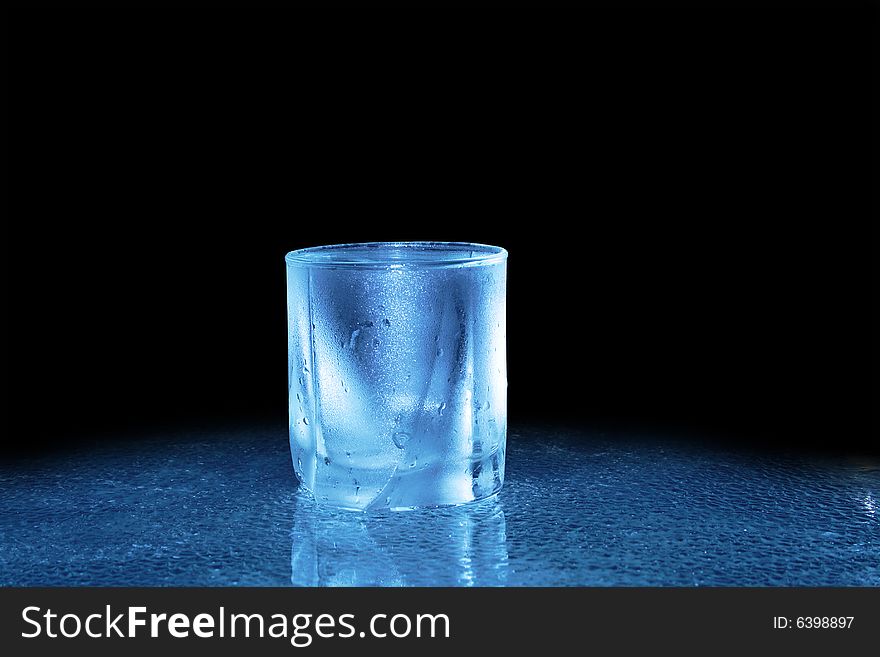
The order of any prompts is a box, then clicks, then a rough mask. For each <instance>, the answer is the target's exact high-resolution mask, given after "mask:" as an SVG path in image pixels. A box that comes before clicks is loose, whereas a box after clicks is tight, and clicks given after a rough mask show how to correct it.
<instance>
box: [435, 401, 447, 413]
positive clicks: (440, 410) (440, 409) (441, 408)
mask: <svg viewBox="0 0 880 657" xmlns="http://www.w3.org/2000/svg"><path fill="white" fill-rule="evenodd" d="M445 409H446V402H443V403H442V404H440V405H439V406H438V407H437V415H443V411H444V410H445Z"/></svg>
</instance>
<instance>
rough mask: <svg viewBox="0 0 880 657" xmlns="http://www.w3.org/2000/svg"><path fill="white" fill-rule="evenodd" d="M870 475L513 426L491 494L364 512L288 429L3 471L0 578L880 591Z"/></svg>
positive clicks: (870, 470)
mask: <svg viewBox="0 0 880 657" xmlns="http://www.w3.org/2000/svg"><path fill="white" fill-rule="evenodd" d="M878 498H880V462H878V461H877V460H867V459H861V460H859V459H854V458H849V459H848V458H843V457H840V458H837V457H835V458H830V457H826V458H821V459H820V458H808V457H803V456H801V457H798V456H784V455H766V454H765V455H755V454H750V453H742V452H737V451H735V450H733V449H731V448H711V447H706V446H696V445H687V444H681V443H677V442H674V441H663V440H652V441H648V440H638V439H634V438H632V437H629V438H626V439H624V438H623V437H620V436H612V435H610V434H609V435H601V434H582V435H574V434H572V433H570V432H565V431H550V430H521V431H513V432H512V434H511V435H510V438H509V452H508V470H507V479H506V482H505V485H504V489H503V490H502V491H501V493H500V494H499V495H498V496H497V497H495V498H492V499H489V500H487V501H483V502H480V503H476V504H475V505H472V506H464V507H457V508H451V509H441V510H422V511H412V512H405V513H391V512H384V513H381V514H378V515H365V514H361V513H357V512H350V511H331V510H325V509H323V508H318V507H316V506H315V505H314V503H313V502H312V500H311V499H310V498H309V497H308V495H307V494H305V493H303V492H300V491H299V490H298V489H297V485H296V480H295V478H294V475H293V471H292V467H291V462H290V453H289V451H288V443H287V436H286V431H285V428H284V427H281V428H280V429H278V430H275V429H272V430H261V431H256V430H252V431H238V432H228V434H226V435H207V434H203V435H196V436H188V437H183V438H180V439H167V438H166V439H155V440H142V441H140V442H138V443H132V444H126V445H118V446H115V445H110V444H104V445H103V446H101V447H99V448H93V449H91V450H88V451H86V450H82V451H76V452H73V453H66V454H63V455H55V456H50V457H42V458H40V459H35V460H30V461H26V462H23V461H22V462H17V463H14V464H6V465H4V466H2V469H0V514H2V515H0V584H2V585H146V586H152V585H171V586H183V585H189V586H201V585H205V586H211V585H258V586H259V585H280V586H284V585H290V584H291V583H294V584H304V585H463V586H468V585H476V586H483V585H486V586H492V585H514V586H565V585H601V586H604V585H610V586H616V585H680V586H696V585H699V586H712V585H715V586H718V585H721V586H724V585H752V586H764V585H813V586H825V585H860V586H865V585H868V586H877V585H880V500H878Z"/></svg>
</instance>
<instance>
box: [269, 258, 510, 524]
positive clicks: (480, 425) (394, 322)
mask: <svg viewBox="0 0 880 657" xmlns="http://www.w3.org/2000/svg"><path fill="white" fill-rule="evenodd" d="M285 260H286V263H287V312H288V364H289V395H290V399H289V410H290V450H291V455H292V458H293V466H294V470H295V471H296V475H297V477H298V478H299V480H300V481H301V482H302V484H303V485H304V486H305V487H306V488H307V489H308V490H309V491H311V492H312V493H313V494H314V496H315V498H316V499H317V500H318V501H319V502H325V503H327V504H331V505H334V506H338V507H343V508H349V509H358V510H373V509H383V508H386V509H394V510H400V509H411V508H415V507H426V506H446V505H454V504H462V503H464V502H470V501H474V500H479V499H482V498H485V497H489V496H491V495H494V494H495V493H497V492H498V491H499V490H500V488H501V485H502V483H503V481H504V453H505V443H506V436H507V363H506V351H505V341H506V322H505V316H506V297H505V294H506V273H507V252H506V251H505V250H504V249H502V248H499V247H495V246H486V245H483V244H471V243H461V242H373V243H365V244H340V245H332V246H319V247H314V248H308V249H301V250H298V251H291V252H290V253H288V254H287V256H286V258H285Z"/></svg>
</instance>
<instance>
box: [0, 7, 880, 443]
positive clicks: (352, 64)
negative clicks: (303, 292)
mask: <svg viewBox="0 0 880 657" xmlns="http://www.w3.org/2000/svg"><path fill="white" fill-rule="evenodd" d="M873 16H874V14H872V13H869V12H861V13H859V12H855V11H840V12H828V11H822V12H811V11H807V10H804V11H798V12H791V11H786V12H781V11H780V12H770V11H765V12H761V13H755V14H746V13H731V12H719V13H718V14H709V13H705V12H701V13H695V12H669V11H665V12H655V13H648V12H630V13H626V14H605V13H598V12H592V13H589V14H581V15H570V16H568V17H563V16H560V17H557V18H554V19H552V20H551V19H546V18H539V17H536V16H524V17H521V18H513V17H512V16H510V15H508V16H499V15H498V14H492V15H485V16H482V15H481V16H476V15H474V14H467V15H459V16H458V17H444V16H438V15H435V16H432V17H423V18H414V17H407V18H404V17H403V16H401V15H394V14H381V15H369V16H368V15H357V16H355V15H353V14H339V15H335V16H330V17H322V18H316V17H312V16H310V15H309V16H306V15H300V16H297V15H293V16H278V15H271V14H268V15H265V16H262V15H256V14H251V15H249V16H248V17H245V16H241V15H238V14H225V15H221V16H218V15H216V14H214V15H208V14H193V15H186V14H183V13H180V14H170V13H169V14H165V15H150V14H132V15H129V16H125V15H123V14H107V13H90V14H85V13H70V14H58V13H55V14H51V15H50V14H44V15H35V14H32V15H25V14H15V15H14V16H13V18H14V20H13V21H12V22H11V23H10V26H9V27H8V30H9V37H10V48H9V53H8V57H9V59H8V75H9V77H8V92H9V93H8V98H9V106H10V110H11V111H10V113H9V116H8V119H7V121H8V124H7V125H8V133H9V134H8V136H9V150H8V165H9V182H10V196H9V201H10V202H9V211H8V216H7V222H6V223H7V227H6V233H7V236H8V239H7V240H6V244H5V250H6V253H7V258H6V261H7V266H8V279H9V281H10V282H11V284H10V285H9V291H8V300H7V306H8V309H9V310H10V311H11V312H9V314H8V316H7V320H6V321H7V322H8V326H9V329H10V334H9V337H8V341H7V356H8V359H9V361H10V362H9V368H8V372H7V376H8V382H7V383H8V385H9V386H10V388H11V389H10V391H9V394H8V396H5V397H4V398H8V400H9V401H10V402H11V403H10V408H9V409H8V415H7V419H8V422H9V424H10V425H11V426H10V427H9V428H10V431H8V432H7V433H6V436H5V438H4V439H3V441H4V443H5V445H4V447H5V449H6V451H7V453H12V452H14V451H15V450H20V449H22V448H25V449H27V450H34V449H36V450H43V449H58V448H60V447H61V446H63V445H65V444H69V443H71V442H74V441H77V440H80V439H84V438H93V437H96V436H97V437H100V438H101V439H107V440H119V439H121V438H123V437H129V436H131V437H135V436H137V435H140V434H142V433H144V432H155V431H164V430H171V429H178V428H186V427H201V426H215V425H218V424H230V423H248V422H272V423H277V424H278V426H279V427H281V431H282V432H283V430H284V429H283V427H284V425H285V422H286V412H287V411H286V396H287V387H286V380H287V379H286V377H287V370H286V312H285V280H284V262H283V256H284V254H285V252H287V251H288V250H291V249H295V248H299V247H303V246H309V245H316V244H325V243H337V242H346V241H371V240H387V239H392V240H409V239H439V240H464V241H479V242H486V243H490V244H498V245H501V246H504V247H506V248H507V249H508V250H509V252H510V259H509V303H508V358H509V380H510V388H509V402H510V403H509V408H510V421H511V425H512V426H513V427H515V426H516V425H517V423H525V422H542V423H543V422H546V423H557V422H563V423H569V424H583V425H585V426H593V425H603V426H604V425H626V426H630V425H633V426H637V427H639V428H640V429H649V430H653V431H658V432H673V433H675V432H683V433H684V435H691V434H692V435H694V436H695V437H697V436H719V437H722V438H724V439H725V440H730V441H734V442H736V441H739V442H742V443H743V444H750V445H756V444H757V445H764V446H777V445H788V444H794V445H802V446H805V447H830V448H833V449H846V450H876V445H877V443H876V441H875V438H874V427H873V425H872V421H873V420H874V413H875V411H874V407H875V402H874V400H875V398H876V395H877V391H876V389H875V388H874V387H873V386H874V385H875V384H874V383H873V381H874V379H875V378H874V377H873V369H874V368H875V363H876V361H875V358H876V355H875V354H873V352H872V344H873V341H872V335H873V328H872V322H873V316H872V313H873V312H874V308H875V305H876V302H875V292H874V287H873V283H874V281H873V277H875V276H876V273H875V271H874V270H873V269H872V259H873V251H874V247H875V244H876V243H875V242H874V236H873V234H872V223H873V222H872V221H871V219H872V217H874V218H875V215H874V214H873V209H872V207H871V205H870V193H871V189H872V185H874V180H875V177H876V172H874V171H873V170H872V148H875V145H873V146H872V128H871V120H872V108H871V102H872V96H871V93H872V91H871V90H872V85H873V84H875V83H876V68H874V67H873V65H872V62H871V58H872V57H876V53H875V52H873V51H872V39H873V38H874V36H873V35H874V31H875V29H876V23H875V21H874V19H873ZM874 113H876V107H875V108H874ZM873 143H874V144H875V143H876V142H873Z"/></svg>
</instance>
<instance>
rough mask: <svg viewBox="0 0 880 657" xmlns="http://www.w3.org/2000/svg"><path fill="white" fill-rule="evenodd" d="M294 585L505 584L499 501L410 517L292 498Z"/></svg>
mask: <svg viewBox="0 0 880 657" xmlns="http://www.w3.org/2000/svg"><path fill="white" fill-rule="evenodd" d="M292 541H293V544H292V548H291V553H290V569H291V577H290V580H291V583H292V584H294V585H295V586H503V585H505V584H506V583H507V571H508V569H507V563H508V557H507V538H506V524H505V520H504V511H503V509H502V505H501V502H500V501H499V500H498V499H497V498H495V497H493V498H490V499H488V500H484V501H481V502H478V503H475V504H470V505H465V506H458V507H447V508H442V509H416V510H414V511H410V512H408V513H381V514H374V515H365V514H360V513H358V514H355V513H351V512H347V511H340V510H337V509H334V508H332V507H327V506H322V505H318V504H316V503H315V500H314V499H313V498H312V497H311V496H310V495H309V494H308V492H307V491H305V490H303V489H302V488H300V489H299V490H298V491H297V493H296V510H295V512H294V520H293V532H292Z"/></svg>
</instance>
